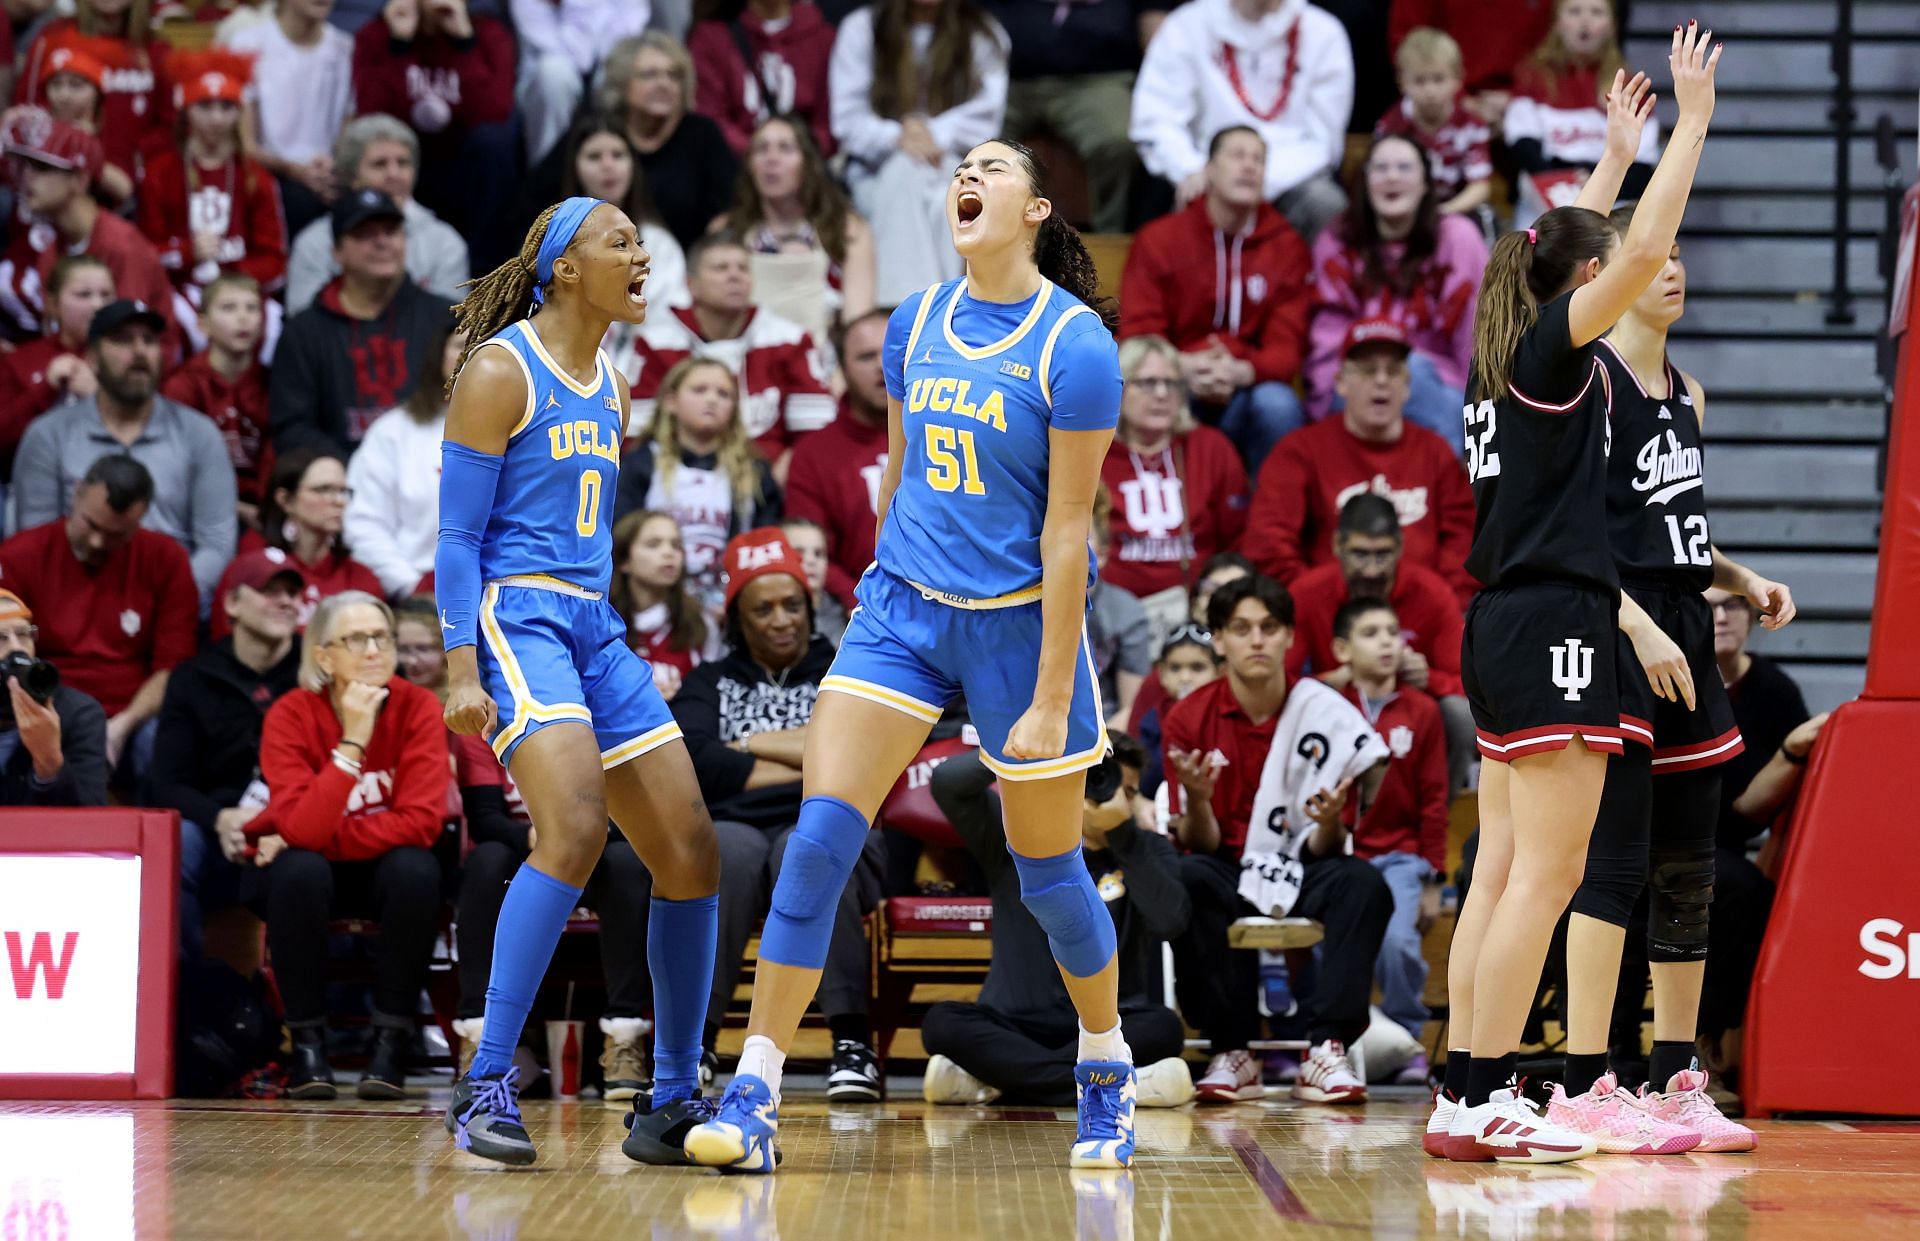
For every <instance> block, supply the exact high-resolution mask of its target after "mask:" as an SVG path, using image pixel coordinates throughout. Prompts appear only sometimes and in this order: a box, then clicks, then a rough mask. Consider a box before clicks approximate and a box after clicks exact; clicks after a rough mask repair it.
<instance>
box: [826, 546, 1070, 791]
mask: <svg viewBox="0 0 1920 1241" xmlns="http://www.w3.org/2000/svg"><path fill="white" fill-rule="evenodd" d="M857 593H858V595H859V599H860V606H859V607H857V608H855V609H854V610H853V616H852V618H851V619H850V620H849V622H848V624H847V632H846V636H845V637H843V638H842V639H841V640H840V653H839V654H838V655H836V656H835V657H834V661H833V667H832V668H831V669H830V670H828V672H827V675H826V677H825V679H823V680H822V681H821V682H820V691H821V692H822V693H827V692H829V691H832V692H836V693H842V694H852V695H853V696H854V697H856V698H865V699H867V700H868V701H870V702H877V703H880V704H881V705H882V706H888V707H892V708H893V709H895V710H896V711H901V712H904V713H905V714H907V715H911V716H913V717H914V718H915V719H917V720H921V721H923V722H925V723H927V724H933V723H935V722H937V721H938V720H939V719H940V715H941V712H943V711H945V710H946V707H947V704H948V703H950V702H952V701H953V700H954V698H955V697H957V696H959V695H963V694H964V695H965V696H966V700H967V714H968V715H969V716H970V717H971V718H972V720H973V725H974V728H975V729H976V730H977V731H978V732H979V734H980V756H981V759H982V760H983V761H984V762H985V763H986V764H987V766H988V767H989V768H991V769H992V770H993V772H994V774H996V775H998V776H999V777H1000V778H1001V779H1003V780H1044V779H1047V778H1049V777H1052V776H1063V775H1067V774H1069V773H1072V772H1076V771H1084V770H1086V769H1087V768H1089V767H1092V766H1095V765H1097V764H1098V763H1099V762H1100V760H1101V759H1102V758H1103V757H1104V756H1105V755H1106V752H1107V729H1106V720H1105V713H1104V711H1103V709H1102V707H1101V705H1100V679H1099V677H1098V676H1096V675H1095V673H1094V666H1093V651H1092V649H1091V648H1090V647H1089V646H1088V645H1087V635H1086V630H1085V627H1084V625H1083V626H1082V629H1081V633H1080V659H1079V661H1078V664H1077V666H1076V670H1075V672H1074V677H1073V703H1072V706H1071V707H1070V708H1069V710H1068V714H1067V748H1066V753H1065V754H1064V755H1063V756H1062V757H1060V758H1047V759H1028V760H1016V759H1010V758H1008V757H1007V752H1006V744H1007V735H1008V734H1009V733H1011V732H1012V731H1013V726H1014V723H1015V722H1016V721H1018V720H1019V718H1020V717H1021V716H1022V715H1025V714H1026V711H1027V708H1028V707H1030V706H1032V705H1033V689H1034V677H1035V674H1036V673H1037V672H1038V670H1039V666H1040V600H1039V594H1038V589H1037V588H1036V589H1035V591H1034V592H1033V594H1034V598H1033V599H1032V600H1031V601H1030V602H1023V603H1017V604H1014V605H1012V606H1007V607H996V608H983V609H973V608H965V607H957V606H954V605H952V604H948V603H942V602H940V601H939V597H938V596H937V595H936V594H935V593H934V592H932V591H923V590H921V589H920V588H919V587H917V586H914V585H913V584H911V583H909V582H906V581H903V580H902V579H900V578H897V577H895V576H893V575H892V574H891V573H888V572H886V571H885V570H883V569H880V568H879V567H877V566H875V567H871V568H869V569H868V570H867V571H866V574H865V575H864V576H862V577H861V579H860V585H859V589H858V592H857Z"/></svg>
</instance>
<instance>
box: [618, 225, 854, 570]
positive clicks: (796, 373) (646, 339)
mask: <svg viewBox="0 0 1920 1241" xmlns="http://www.w3.org/2000/svg"><path fill="white" fill-rule="evenodd" d="M687 294H688V296H689V297H690V298H691V299H692V302H693V304H692V305H690V306H674V307H670V308H668V309H666V310H664V311H662V312H661V313H659V314H654V315H649V316H647V321H646V323H645V324H643V325H642V326H641V328H640V330H639V332H638V333H637V334H635V336H634V338H633V347H632V349H631V350H624V349H623V350H619V351H617V352H614V353H613V358H614V362H615V364H616V365H618V366H619V367H620V368H621V370H623V371H625V372H626V375H627V379H628V381H629V382H630V383H631V384H632V386H633V418H632V420H631V421H630V422H629V423H628V426H629V428H631V429H632V430H633V431H636V432H637V430H638V429H639V428H641V427H645V426H646V425H647V424H648V423H650V422H652V421H653V413H654V402H655V399H656V397H657V396H658V394H659V391H660V384H661V382H662V381H663V380H665V378H666V375H667V372H668V371H670V370H672V369H673V367H674V364H675V363H677V362H679V361H681V360H682V359H685V358H689V357H700V358H712V359H713V360H715V361H717V362H720V363H722V364H723V365H725V366H726V368H727V369H728V370H730V371H732V372H733V376H734V380H735V382H736V383H738V384H739V387H740V415H741V420H742V422H743V424H744V425H745V427H746V432H747V438H749V439H751V440H752V441H753V442H754V446H755V447H757V448H758V449H759V450H760V453H761V455H762V456H764V457H765V458H766V459H767V460H768V461H770V462H772V463H773V466H774V477H775V478H776V479H777V480H782V481H784V480H785V478H786V475H787V465H788V461H787V454H788V452H790V451H791V450H792V448H793V447H794V445H796V444H798V443H799V442H800V440H801V439H802V438H803V437H805V436H806V435H808V434H810V433H812V432H815V431H818V430H820V429H821V428H822V427H825V426H826V425H827V424H828V423H830V422H831V421H832V420H833V397H832V396H831V395H829V394H828V392H827V385H826V381H825V379H824V377H823V376H822V375H821V373H820V360H819V358H818V357H817V356H816V354H815V350H814V341H813V337H811V336H809V335H808V334H807V331H806V329H804V328H802V327H801V326H800V325H799V324H797V323H795V322H793V320H791V319H785V318H782V317H781V316H779V315H777V314H775V313H773V312H772V311H771V310H768V309H766V308H765V307H762V306H757V305H755V304H754V300H753V260H752V255H751V254H749V253H748V251H747V248H746V246H745V245H743V244H742V243H741V242H740V241H739V240H738V239H736V238H734V237H733V236H731V235H729V234H726V233H715V234H712V235H710V236H708V237H704V238H702V239H701V240H699V241H697V242H695V243H694V244H693V248H692V249H691V250H689V251H687ZM715 550H716V553H717V551H718V549H715Z"/></svg>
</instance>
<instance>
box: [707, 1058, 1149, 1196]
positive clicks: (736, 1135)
mask: <svg viewBox="0 0 1920 1241" xmlns="http://www.w3.org/2000/svg"><path fill="white" fill-rule="evenodd" d="M1129 1115H1131V1112H1129ZM1129 1127H1131V1121H1129ZM779 1136H780V1101H779V1100H778V1099H776V1098H774V1097H773V1091H772V1090H770V1089H768V1087H767V1084H766V1083H765V1082H763V1081H761V1080H760V1079H759V1078H757V1077H754V1076H753V1075H752V1074H749V1073H742V1074H736V1075H735V1077H734V1079H733V1081H732V1083H731V1084H730V1085H728V1086H727V1093H725V1094H724V1095H721V1096H720V1106H719V1108H718V1109H717V1110H716V1111H715V1112H714V1116H713V1119H712V1120H709V1121H708V1122H706V1123H705V1124H703V1125H695V1126H694V1127H693V1128H692V1129H689V1130H688V1131H687V1136H686V1139H685V1149H686V1152H687V1158H688V1159H691V1160H692V1161H693V1162H694V1163H697V1164H704V1165H705V1166H707V1167H709V1168H720V1169H723V1170H724V1171H727V1172H760V1173H766V1172H771V1171H773V1170H774V1169H775V1168H777V1167H779V1166H780V1143H779ZM1128 1144H1129V1145H1128V1148H1129V1149H1131V1148H1132V1145H1131V1144H1132V1139H1131V1137H1129V1139H1128Z"/></svg>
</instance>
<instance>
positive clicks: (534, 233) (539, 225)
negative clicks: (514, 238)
mask: <svg viewBox="0 0 1920 1241" xmlns="http://www.w3.org/2000/svg"><path fill="white" fill-rule="evenodd" d="M559 209H560V204H559V203H555V204H554V205H553V206H551V207H548V208H547V209H546V210H545V211H542V212H541V213H540V215H539V216H538V217H537V218H536V219H535V220H534V222H533V227H532V228H529V229H528V230H527V239H526V240H525V241H523V242H521V243H520V253H519V254H517V255H515V256H514V257H513V258H510V259H508V260H507V261H506V262H504V263H502V264H500V266H498V267H496V268H494V269H493V270H492V271H490V272H488V273H487V274H486V275H484V276H478V277H475V278H474V279H472V280H469V281H467V282H466V284H464V285H462V286H461V287H462V288H464V289H467V290H468V293H467V299H466V300H465V301H463V302H461V303H460V304H459V305H458V306H455V307H454V308H453V317H454V320H455V321H456V322H457V323H458V324H459V328H458V330H459V331H462V332H465V333H466V334H467V345H466V348H464V349H462V350H461V351H460V365H458V366H456V367H454V368H453V373H452V374H451V375H448V376H447V392H448V393H449V394H451V393H452V392H453V383H454V381H455V380H456V379H458V378H460V372H461V371H462V370H464V369H466V365H467V359H468V358H471V357H472V356H473V351H474V350H475V349H478V348H479V347H480V346H481V345H483V344H485V343H486V342H487V341H488V340H489V339H491V338H492V337H493V336H494V334H495V333H497V332H499V331H500V329H501V328H504V327H506V326H507V325H508V324H511V323H517V322H519V321H520V320H521V319H524V318H525V317H526V316H527V314H528V312H529V311H530V310H532V308H533V273H534V270H535V267H536V266H537V264H538V262H539V259H540V243H541V242H542V241H544V240H546V236H547V226H548V225H549V224H551V223H553V213H554V212H556V211H558V210H559Z"/></svg>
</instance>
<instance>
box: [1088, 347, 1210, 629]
mask: <svg viewBox="0 0 1920 1241" xmlns="http://www.w3.org/2000/svg"><path fill="white" fill-rule="evenodd" d="M1120 375H1121V378H1122V379H1123V380H1125V382H1126V389H1125V391H1124V393H1123V394H1122V396H1121V398H1120V425H1119V427H1118V428H1117V429H1116V430H1115V432H1114V437H1113V443H1112V444H1111V445H1110V446H1109V447H1108V448H1107V459H1106V461H1105V462H1104V463H1103V464H1102V465H1101V467H1100V480H1101V481H1102V482H1103V483H1105V484H1106V488H1107V491H1108V493H1109V494H1110V495H1111V496H1112V497H1113V512H1112V517H1111V518H1110V526H1109V534H1110V536H1111V539H1112V544H1113V551H1112V554H1111V555H1110V556H1109V557H1108V559H1107V562H1106V564H1105V565H1104V566H1102V568H1101V570H1100V576H1101V578H1102V579H1103V580H1105V581H1107V582H1110V583H1111V584H1113V585H1115V586H1118V587H1120V588H1121V589H1122V590H1125V591H1127V592H1129V593H1131V594H1133V595H1136V596H1138V598H1139V600H1140V602H1141V604H1142V605H1143V606H1144V607H1145V608H1146V610H1147V615H1148V616H1149V617H1151V618H1152V620H1153V627H1154V633H1155V635H1156V637H1157V636H1159V635H1164V634H1168V633H1171V632H1172V631H1173V630H1174V629H1175V628H1176V627H1178V626H1179V625H1180V624H1181V623H1182V622H1184V621H1185V620H1186V619H1187V609H1188V607H1189V603H1188V598H1187V588H1188V587H1189V586H1191V585H1192V584H1193V580H1194V578H1195V576H1196V575H1197V574H1198V573H1199V571H1200V565H1201V564H1202V563H1203V562H1204V561H1206V560H1207V559H1208V558H1209V557H1211V556H1212V555H1213V554H1214V553H1215V552H1219V551H1224V550H1225V549H1226V548H1228V547H1231V546H1232V545H1233V541H1234V540H1235V539H1236V538H1238V537H1239V535H1240V528H1241V526H1242V525H1244V524H1245V522H1246V518H1247V471H1246V469H1245V467H1243V466H1242V465H1241V464H1240V455H1239V454H1238V453H1237V452H1235V451H1234V448H1233V443H1232V441H1230V440H1229V439H1227V437H1226V436H1225V435H1222V434H1221V433H1220V432H1218V431H1216V430H1214V429H1213V428H1212V427H1204V426H1200V425H1198V424H1196V423H1195V422H1194V420H1193V414H1192V413H1191V411H1190V410H1189V409H1188V407H1187V400H1186V389H1185V385H1184V383H1183V382H1182V381H1181V378H1180V351H1179V350H1177V349H1175V348H1174V347H1173V345H1172V344H1170V343H1169V342H1168V341H1167V339H1166V338H1165V337H1163V336H1135V337H1131V338H1129V339H1128V340H1127V341H1125V342H1124V343H1123V344H1122V345H1121V346H1120Z"/></svg>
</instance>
